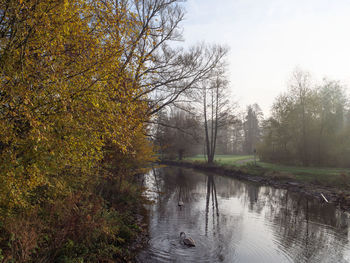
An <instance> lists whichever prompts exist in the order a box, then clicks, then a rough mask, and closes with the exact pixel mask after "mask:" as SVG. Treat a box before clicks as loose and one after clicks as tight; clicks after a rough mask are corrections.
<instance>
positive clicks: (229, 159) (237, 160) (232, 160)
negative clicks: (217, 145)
mask: <svg viewBox="0 0 350 263" xmlns="http://www.w3.org/2000/svg"><path fill="white" fill-rule="evenodd" d="M186 160H189V161H205V160H206V159H205V157H204V155H200V154H199V155H195V156H192V157H187V158H186ZM249 160H252V161H253V160H254V155H220V154H218V155H215V161H216V162H217V163H219V164H223V165H235V166H236V165H241V162H244V161H249Z"/></svg>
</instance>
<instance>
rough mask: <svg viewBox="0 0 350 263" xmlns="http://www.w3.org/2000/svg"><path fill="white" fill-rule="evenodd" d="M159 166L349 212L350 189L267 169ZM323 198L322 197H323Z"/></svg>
mask: <svg viewBox="0 0 350 263" xmlns="http://www.w3.org/2000/svg"><path fill="white" fill-rule="evenodd" d="M161 164H165V165H173V166H180V167H186V168H194V169H198V170H202V171H207V172H212V173H216V174H220V175H225V176H230V177H233V178H236V179H239V180H247V181H251V182H256V183H259V184H262V185H268V186H273V187H276V188H282V189H288V190H290V191H293V192H299V193H302V194H304V195H306V196H310V197H313V198H316V199H318V200H319V201H320V202H326V201H325V199H326V200H327V201H328V202H329V203H332V204H334V205H335V206H337V207H339V208H340V209H342V210H344V211H347V212H350V189H349V190H346V191H345V190H339V189H336V188H335V187H332V186H324V185H318V184H312V183H307V182H301V181H298V180H295V179H293V178H292V177H291V176H288V175H286V174H283V173H275V172H273V171H269V170H267V169H262V170H261V172H259V173H257V172H256V170H251V171H250V169H249V167H225V166H217V165H209V164H206V163H192V162H180V161H165V160H164V161H162V162H161ZM322 195H323V196H324V197H323V196H322Z"/></svg>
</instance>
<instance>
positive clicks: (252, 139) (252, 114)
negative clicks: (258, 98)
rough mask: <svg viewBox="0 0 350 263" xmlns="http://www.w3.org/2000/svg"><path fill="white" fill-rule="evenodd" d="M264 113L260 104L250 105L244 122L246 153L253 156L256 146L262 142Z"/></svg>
mask: <svg viewBox="0 0 350 263" xmlns="http://www.w3.org/2000/svg"><path fill="white" fill-rule="evenodd" d="M262 118H263V113H262V111H261V109H260V107H259V105H258V104H253V105H249V106H248V107H247V113H246V116H245V120H244V122H243V131H244V145H243V150H244V152H245V153H248V154H252V153H253V152H254V150H255V149H256V145H257V143H258V142H259V140H260V136H261V129H260V125H261V122H262Z"/></svg>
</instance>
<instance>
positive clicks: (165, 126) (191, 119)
mask: <svg viewBox="0 0 350 263" xmlns="http://www.w3.org/2000/svg"><path fill="white" fill-rule="evenodd" d="M200 125H201V124H200V122H199V120H198V117H197V116H196V115H194V114H193V113H191V112H190V111H186V110H184V109H179V108H176V107H172V108H171V110H170V112H169V113H164V111H161V114H160V115H159V119H158V120H157V131H156V138H155V142H156V144H157V145H158V146H159V148H160V152H161V153H162V155H163V157H166V158H169V159H174V158H176V157H177V158H178V159H179V160H182V159H183V157H184V156H186V155H189V154H193V153H195V151H196V149H197V148H198V146H199V144H200V140H201V133H200V132H199V131H200Z"/></svg>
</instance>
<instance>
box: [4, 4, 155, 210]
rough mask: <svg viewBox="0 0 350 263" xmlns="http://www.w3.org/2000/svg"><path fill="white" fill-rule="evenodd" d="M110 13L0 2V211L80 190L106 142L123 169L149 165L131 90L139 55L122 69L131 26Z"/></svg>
mask: <svg viewBox="0 0 350 263" xmlns="http://www.w3.org/2000/svg"><path fill="white" fill-rule="evenodd" d="M114 3H115V1H102V0H97V1H84V0H73V1H67V0H64V1H58V0H57V1H54V0H53V1H36V0H28V1H24V2H22V1H20V5H18V2H16V1H4V0H1V1H0V9H1V10H7V13H6V15H4V19H3V22H2V24H1V29H0V31H1V32H0V33H1V34H2V36H4V37H2V38H1V39H0V67H1V73H0V130H1V134H0V181H1V184H0V206H1V207H5V208H11V207H16V206H22V207H25V206H29V205H30V204H31V203H33V200H32V199H33V196H34V197H35V198H37V194H36V193H37V192H38V190H39V189H42V188H44V189H49V190H47V192H48V193H50V197H49V198H55V196H56V195H57V194H64V192H65V191H66V192H69V188H70V187H79V185H80V186H81V185H84V184H85V183H86V182H88V181H89V180H91V178H92V177H93V176H96V175H98V174H99V169H100V167H99V166H100V162H101V160H102V159H103V158H104V156H106V153H105V152H104V148H105V147H106V142H113V143H112V144H113V147H114V149H115V151H117V152H118V153H121V154H122V155H123V156H124V158H126V159H128V160H134V161H136V160H137V158H139V157H136V156H144V157H145V159H142V160H139V161H142V162H146V161H150V160H151V159H148V157H147V156H151V155H152V153H151V147H150V146H149V143H148V141H147V140H146V139H145V137H144V135H142V134H143V132H144V129H145V126H144V121H145V118H146V117H145V116H146V114H145V112H146V110H147V104H146V103H142V102H140V101H138V100H135V98H136V97H137V96H138V95H139V94H140V93H141V92H142V90H141V89H140V87H139V85H138V83H133V81H131V80H132V79H133V75H134V74H135V69H137V68H138V67H144V66H145V65H142V64H140V63H142V62H141V61H143V60H142V59H141V58H142V54H137V52H134V57H135V59H133V60H132V61H134V62H131V63H129V64H128V66H126V67H125V66H124V64H123V54H124V53H125V51H126V50H127V49H132V48H133V47H132V45H130V40H131V39H133V38H132V35H133V34H135V32H137V30H136V28H137V26H138V22H137V21H136V20H135V19H130V18H134V17H135V14H133V13H130V12H129V11H128V10H126V8H125V7H123V6H115V4H114ZM137 63H139V64H137ZM138 152H139V153H140V154H139V155H135V153H138ZM36 201H37V200H36Z"/></svg>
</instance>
